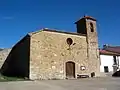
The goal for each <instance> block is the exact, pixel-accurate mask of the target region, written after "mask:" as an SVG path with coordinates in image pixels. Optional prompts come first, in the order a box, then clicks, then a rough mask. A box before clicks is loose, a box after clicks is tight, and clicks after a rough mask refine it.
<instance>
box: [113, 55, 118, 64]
mask: <svg viewBox="0 0 120 90" xmlns="http://www.w3.org/2000/svg"><path fill="white" fill-rule="evenodd" d="M113 64H114V65H117V59H116V56H113Z"/></svg>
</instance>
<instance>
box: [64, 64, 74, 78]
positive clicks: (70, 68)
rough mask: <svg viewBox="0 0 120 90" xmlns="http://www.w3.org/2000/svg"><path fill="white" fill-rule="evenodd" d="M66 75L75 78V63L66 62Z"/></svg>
mask: <svg viewBox="0 0 120 90" xmlns="http://www.w3.org/2000/svg"><path fill="white" fill-rule="evenodd" d="M66 77H67V78H75V63H74V62H66Z"/></svg>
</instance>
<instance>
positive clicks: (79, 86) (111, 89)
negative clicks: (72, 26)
mask: <svg viewBox="0 0 120 90" xmlns="http://www.w3.org/2000/svg"><path fill="white" fill-rule="evenodd" d="M0 90H120V78H111V77H109V78H89V79H79V80H41V81H13V82H0Z"/></svg>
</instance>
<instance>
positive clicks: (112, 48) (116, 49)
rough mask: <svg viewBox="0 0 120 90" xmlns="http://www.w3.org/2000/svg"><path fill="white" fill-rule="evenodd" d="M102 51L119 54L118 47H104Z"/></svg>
mask: <svg viewBox="0 0 120 90" xmlns="http://www.w3.org/2000/svg"><path fill="white" fill-rule="evenodd" d="M104 49H105V50H107V51H111V52H115V53H120V46H106V47H105V48H104Z"/></svg>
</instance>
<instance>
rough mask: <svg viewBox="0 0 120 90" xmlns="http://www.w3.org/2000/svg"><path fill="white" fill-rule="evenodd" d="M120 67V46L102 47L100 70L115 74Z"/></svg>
mask: <svg viewBox="0 0 120 90" xmlns="http://www.w3.org/2000/svg"><path fill="white" fill-rule="evenodd" d="M119 69H120V46H114V47H113V46H104V48H103V49H100V72H101V73H104V74H111V75H112V74H114V73H115V72H116V71H118V70H119Z"/></svg>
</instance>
